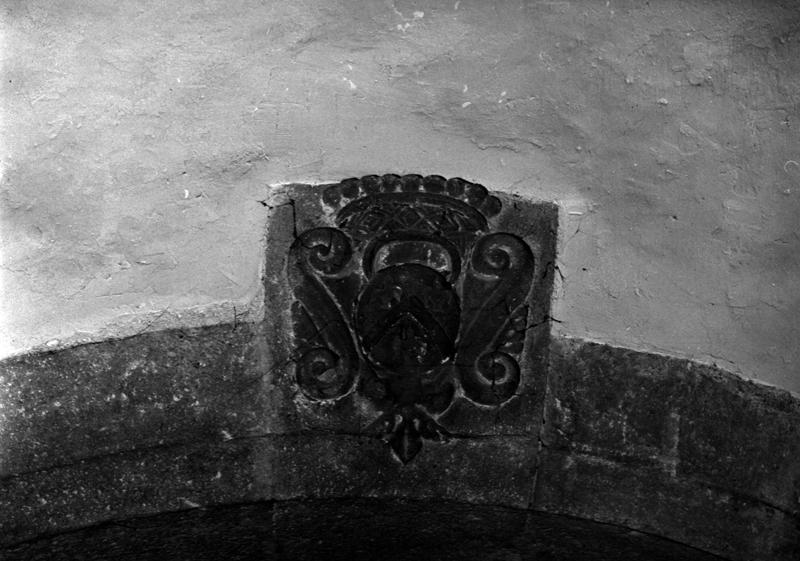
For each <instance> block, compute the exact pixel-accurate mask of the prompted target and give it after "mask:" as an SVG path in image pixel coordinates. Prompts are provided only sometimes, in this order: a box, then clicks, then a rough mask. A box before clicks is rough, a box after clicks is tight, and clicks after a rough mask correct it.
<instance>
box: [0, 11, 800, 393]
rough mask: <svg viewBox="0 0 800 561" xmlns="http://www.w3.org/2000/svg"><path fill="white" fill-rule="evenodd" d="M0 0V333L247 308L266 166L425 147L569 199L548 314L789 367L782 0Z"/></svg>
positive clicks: (420, 167)
mask: <svg viewBox="0 0 800 561" xmlns="http://www.w3.org/2000/svg"><path fill="white" fill-rule="evenodd" d="M0 17H2V53H3V54H2V65H3V70H2V78H3V79H2V125H0V126H2V129H0V138H2V160H1V164H2V168H3V178H2V184H1V186H0V189H1V191H0V198H1V199H0V200H1V201H2V203H1V205H2V218H1V222H2V226H1V227H2V230H1V231H0V235H2V240H3V242H2V278H1V279H0V280H1V281H2V303H1V304H2V308H0V312H1V313H2V325H0V341H2V346H3V349H2V350H3V353H4V354H8V353H11V352H16V351H20V350H24V349H29V348H31V347H36V346H39V345H44V344H48V343H49V344H50V345H51V346H58V345H61V344H64V343H65V342H69V341H74V340H79V339H81V338H85V339H95V338H99V337H103V336H108V335H120V334H131V333H136V332H139V331H141V330H148V329H157V328H163V327H166V326H170V325H182V324H187V323H189V324H198V323H205V322H208V321H220V320H221V319H224V320H225V321H232V320H233V319H234V315H235V314H236V315H238V314H242V313H246V312H245V310H246V309H248V308H250V309H252V311H251V312H250V313H251V315H255V316H258V315H259V314H260V313H263V311H261V310H259V304H258V303H259V302H260V299H261V298H260V294H259V291H260V288H259V287H260V278H261V275H262V271H261V263H262V260H263V241H264V239H265V238H264V224H265V222H266V219H267V214H268V208H267V207H265V206H264V205H262V204H260V203H259V201H261V200H265V199H269V197H270V187H269V186H270V185H277V184H280V183H285V182H293V181H304V182H317V181H327V180H337V179H340V178H343V177H348V176H353V175H362V174H364V173H384V172H395V173H404V172H414V173H422V174H426V173H437V174H441V175H444V176H462V177H465V178H467V179H469V180H472V181H476V182H480V183H483V184H485V185H486V186H487V187H489V188H491V189H500V190H505V191H509V192H514V193H518V194H520V195H523V196H527V197H531V198H537V199H547V200H555V201H557V202H559V203H560V204H561V205H562V208H563V212H562V221H561V229H562V237H563V238H562V242H561V248H560V263H559V267H560V271H561V274H562V275H563V283H562V285H561V287H560V290H559V293H558V294H557V296H556V303H555V308H554V316H555V317H556V319H557V320H559V322H560V323H559V324H558V326H559V329H560V331H561V332H562V333H564V334H567V335H572V336H580V337H588V338H593V339H597V340H601V341H604V342H609V343H615V344H621V345H625V346H632V347H636V348H642V349H647V350H654V351H658V352H667V353H674V354H679V355H682V356H686V357H690V358H695V359H699V360H703V361H713V362H717V363H718V364H720V365H721V366H724V367H726V368H729V369H731V370H733V371H735V372H738V373H740V374H741V375H743V376H745V377H752V378H756V379H759V380H761V381H763V382H767V383H769V384H774V385H778V386H782V387H784V388H788V389H790V390H793V391H795V392H799V391H800V376H797V364H798V362H799V361H800V347H798V346H797V345H796V340H797V337H798V333H800V315H798V314H797V311H798V304H797V302H798V294H800V280H798V279H800V257H798V256H799V255H800V252H799V251H798V249H800V239H799V238H798V234H797V230H796V223H797V218H796V216H797V214H798V211H800V186H799V185H798V183H799V182H800V142H799V141H800V134H799V133H798V130H799V129H798V126H800V125H798V123H799V122H800V109H799V108H798V95H800V94H798V92H800V9H799V8H797V7H796V5H794V3H793V2H772V3H766V2H763V3H761V2H755V3H752V2H741V3H739V2H724V3H723V2H685V3H683V2H677V1H676V2H659V3H651V5H649V6H648V5H646V4H644V3H641V2H619V1H610V2H593V3H589V2H522V3H520V2H507V3H486V2H471V1H468V0H462V1H455V0H453V1H452V2H424V1H419V2H405V1H402V2H401V1H397V2H372V1H369V2H368V1H364V2H350V1H347V2H345V1H338V2H327V1H326V2H323V1H307V2H291V3H289V2H260V1H259V2H235V3H230V2H221V1H206V2H192V3H186V2H179V1H170V2H137V3H122V4H120V3H117V2H110V1H109V2H103V1H99V0H89V1H84V2H70V3H66V2H63V3H53V2H36V1H30V2H14V1H10V0H9V1H7V2H4V3H3V7H2V11H0ZM234 307H235V309H234Z"/></svg>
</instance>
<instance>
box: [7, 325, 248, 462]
mask: <svg viewBox="0 0 800 561" xmlns="http://www.w3.org/2000/svg"><path fill="white" fill-rule="evenodd" d="M257 329H258V328H257V327H256V326H253V325H251V324H237V325H232V324H231V325H224V324H223V325H217V326H213V327H205V328H194V329H176V330H168V331H159V332H154V333H146V334H141V335H137V336H135V337H129V338H127V339H120V340H110V341H105V342H102V343H93V344H88V345H80V346H77V347H73V348H69V349H64V350H59V351H54V352H45V353H34V354H29V355H23V356H20V357H16V358H12V359H7V360H5V361H3V362H2V363H0V395H2V396H3V400H2V403H0V406H2V408H0V477H2V476H3V475H10V474H19V473H24V472H29V471H35V470H40V469H44V468H47V467H48V466H52V465H64V464H69V463H72V462H76V461H80V460H82V459H85V458H91V457H94V456H102V455H106V454H114V453H117V452H121V451H125V450H134V449H137V448H147V447H152V446H164V445H169V444H179V443H188V442H198V441H203V442H209V443H214V442H222V441H224V440H227V439H231V438H235V437H239V436H246V435H249V434H253V433H255V432H259V431H260V429H259V428H258V427H259V423H260V414H261V412H262V411H263V405H262V400H263V395H262V393H261V392H260V389H261V373H260V372H259V370H260V369H259V368H257V367H256V364H257V361H258V360H259V351H258V349H257V342H256V337H255V333H256V331H257Z"/></svg>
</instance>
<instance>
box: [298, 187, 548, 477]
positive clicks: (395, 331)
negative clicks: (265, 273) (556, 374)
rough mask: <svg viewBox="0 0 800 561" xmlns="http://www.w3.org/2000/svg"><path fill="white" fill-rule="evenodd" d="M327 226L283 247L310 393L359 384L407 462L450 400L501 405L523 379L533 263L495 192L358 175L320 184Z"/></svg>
mask: <svg viewBox="0 0 800 561" xmlns="http://www.w3.org/2000/svg"><path fill="white" fill-rule="evenodd" d="M321 202H322V203H323V204H324V205H325V206H326V207H327V208H328V209H332V212H333V225H328V226H321V227H317V228H312V229H309V230H307V231H305V232H303V233H301V234H300V235H299V236H298V237H297V238H296V239H295V241H294V243H293V245H292V246H291V249H290V250H289V257H288V280H289V283H290V286H291V288H292V290H293V295H294V299H295V301H294V303H293V305H292V320H293V329H294V332H293V335H294V346H295V356H296V357H297V359H296V368H295V381H296V383H297V386H298V387H299V389H300V390H301V391H302V393H303V395H304V396H305V397H306V398H307V399H309V400H312V401H316V402H327V401H331V400H337V399H341V398H342V397H343V396H346V395H349V394H352V393H355V394H356V395H357V396H358V398H359V399H364V400H368V401H369V402H370V404H371V405H372V406H373V409H374V410H376V411H379V412H380V413H379V414H378V415H377V418H376V419H374V420H373V421H372V423H371V425H370V430H372V431H376V432H378V433H380V434H381V435H382V436H383V437H384V438H385V439H386V441H387V442H388V443H389V444H390V445H391V448H392V449H393V450H394V452H395V454H396V455H397V457H398V458H399V459H400V460H402V461H403V462H408V461H410V460H411V459H412V458H414V456H415V455H416V454H417V453H418V452H419V451H420V449H421V447H422V445H423V440H425V439H429V440H431V439H433V440H435V439H440V438H443V437H446V436H447V434H448V432H447V429H446V428H445V427H443V426H441V425H440V423H439V419H440V418H441V417H442V415H443V414H444V413H445V412H446V411H447V410H448V409H449V408H450V407H451V406H452V405H453V403H454V402H455V401H456V400H458V399H466V400H469V401H470V402H472V403H473V404H474V405H476V406H479V407H487V408H497V407H500V406H502V405H503V404H504V403H507V402H508V401H509V400H512V399H513V398H514V396H515V392H517V389H518V388H519V385H520V376H521V370H520V356H521V353H522V352H523V346H524V343H525V337H526V327H527V324H528V308H529V298H530V293H531V288H532V284H533V276H534V271H535V263H534V254H533V252H532V250H531V248H530V247H529V245H528V244H527V243H526V242H525V241H524V240H523V239H522V238H521V237H519V236H517V235H514V234H512V233H507V232H493V231H492V228H491V225H490V220H491V219H492V218H493V217H494V216H496V215H498V214H499V213H500V212H501V210H502V203H501V201H500V199H498V198H497V197H495V196H493V195H490V194H489V193H488V192H487V190H486V189H485V188H484V187H483V186H481V185H476V184H472V183H469V182H466V181H464V180H461V179H457V178H456V179H450V180H445V179H444V178H442V177H438V176H429V177H421V176H417V175H408V176H404V177H399V176H395V175H384V176H382V177H379V176H367V177H363V178H361V179H350V180H345V181H343V182H341V183H338V184H335V185H332V186H329V187H327V188H326V190H325V191H324V193H323V195H322V201H321Z"/></svg>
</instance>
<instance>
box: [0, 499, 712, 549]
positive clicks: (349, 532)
mask: <svg viewBox="0 0 800 561" xmlns="http://www.w3.org/2000/svg"><path fill="white" fill-rule="evenodd" d="M0 554H2V555H3V559H4V560H6V561H23V560H25V561H30V560H39V559H41V560H45V559H46V560H48V561H49V560H53V559H55V560H62V559H63V560H66V559H85V560H103V561H105V560H114V559H140V560H148V559H158V560H159V561H160V560H161V559H173V560H176V561H180V560H189V559H191V560H193V561H194V560H205V559H208V560H212V559H215V560H216V559H232V560H233V559H264V560H266V559H270V560H278V559H281V560H283V559H285V560H292V561H297V560H320V559H343V560H345V559H346V560H348V561H349V560H369V561H373V560H375V559H381V560H414V561H419V560H425V559H431V560H436V561H442V560H453V561H454V560H474V559H487V560H498V561H499V560H520V559H548V560H551V561H572V560H575V559H580V560H581V561H583V560H586V561H612V560H613V561H617V560H619V559H624V560H628V561H635V560H641V561H711V560H712V559H717V558H716V557H714V556H711V555H709V554H704V553H702V552H699V551H697V550H692V549H691V548H687V547H685V546H681V545H679V544H675V543H673V542H670V541H668V540H663V539H659V538H656V537H653V536H648V535H646V534H641V533H638V532H631V531H630V530H626V529H621V528H615V527H613V526H609V525H604V524H598V523H593V522H588V521H584V520H577V519H574V518H568V517H559V516H553V515H543V514H537V513H526V512H525V511H520V510H515V509H510V508H503V507H497V506H488V505H483V506H480V505H469V504H464V503H457V502H449V501H437V502H431V501H403V500H391V499H389V500H387V499H382V500H370V499H348V500H335V501H331V500H328V501H321V500H307V501H282V502H278V503H276V504H274V505H273V504H272V503H257V504H244V505H233V506H227V507H217V508H211V509H195V510H191V511H184V512H176V513H165V514H160V515H157V516H151V517H146V518H139V519H132V520H126V521H125V522H123V523H118V524H116V523H115V524H106V525H102V526H99V527H94V528H87V529H84V530H80V531H76V532H72V533H68V534H62V535H59V536H55V537H51V538H47V539H42V540H37V541H33V542H30V543H27V544H23V545H20V546H17V547H14V548H11V549H6V550H0Z"/></svg>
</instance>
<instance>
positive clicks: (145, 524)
mask: <svg viewBox="0 0 800 561" xmlns="http://www.w3.org/2000/svg"><path fill="white" fill-rule="evenodd" d="M272 518H273V513H272V504H271V503H257V504H252V505H250V504H247V505H235V506H229V507H217V508H211V509H191V510H184V511H180V512H169V513H164V514H159V515H156V516H149V517H142V518H132V519H128V520H124V521H120V522H110V523H107V524H103V525H99V526H95V527H91V528H86V529H82V530H77V531H74V532H70V533H65V534H61V535H57V536H54V537H51V538H45V539H40V540H35V541H31V542H29V543H25V544H21V545H18V546H16V547H11V548H8V549H5V550H3V549H0V558H2V559H4V560H5V561H39V560H41V561H73V560H75V559H81V560H83V561H106V560H114V559H119V560H122V559H128V560H130V559H136V560H138V561H146V560H150V559H152V560H153V561H163V560H165V559H169V560H171V561H180V560H186V561H189V560H192V561H206V560H207V561H219V560H220V559H231V560H232V559H265V560H266V559H276V558H277V553H276V545H275V537H274V535H273V531H272Z"/></svg>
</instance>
